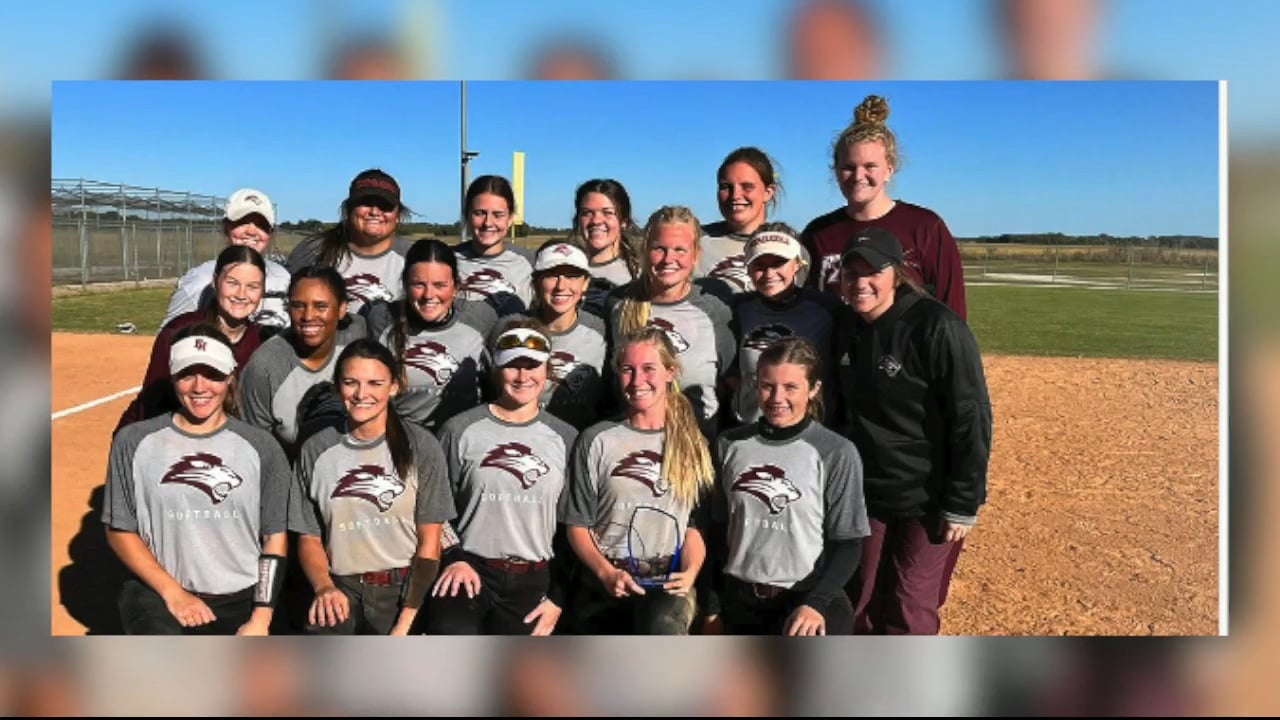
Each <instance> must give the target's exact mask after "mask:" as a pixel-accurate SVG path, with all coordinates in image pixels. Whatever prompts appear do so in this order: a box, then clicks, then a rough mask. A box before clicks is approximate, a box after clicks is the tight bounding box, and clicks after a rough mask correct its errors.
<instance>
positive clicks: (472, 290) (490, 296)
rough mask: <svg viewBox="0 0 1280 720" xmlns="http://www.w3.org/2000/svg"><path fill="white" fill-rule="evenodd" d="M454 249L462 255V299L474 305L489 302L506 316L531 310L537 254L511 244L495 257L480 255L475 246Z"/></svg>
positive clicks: (459, 255) (460, 266)
mask: <svg viewBox="0 0 1280 720" xmlns="http://www.w3.org/2000/svg"><path fill="white" fill-rule="evenodd" d="M453 249H454V252H455V253H457V255H458V276H459V277H461V278H462V286H461V291H462V292H461V295H462V297H464V298H466V299H467V300H472V301H474V302H481V301H488V302H489V303H490V304H491V305H493V307H494V308H496V309H497V310H498V314H499V315H502V316H506V315H512V314H515V313H521V312H525V311H526V310H527V309H528V308H529V303H530V302H531V301H532V300H533V283H532V280H531V278H532V277H533V253H531V252H529V251H528V250H526V249H524V248H522V247H519V246H518V245H515V244H513V243H511V242H510V241H507V242H506V244H505V246H504V247H503V249H502V252H501V253H498V254H497V255H494V256H493V257H485V256H483V255H481V254H479V253H478V252H477V251H476V249H475V245H474V243H471V242H466V243H462V244H461V245H457V246H455V247H454V248H453ZM513 298H514V299H513Z"/></svg>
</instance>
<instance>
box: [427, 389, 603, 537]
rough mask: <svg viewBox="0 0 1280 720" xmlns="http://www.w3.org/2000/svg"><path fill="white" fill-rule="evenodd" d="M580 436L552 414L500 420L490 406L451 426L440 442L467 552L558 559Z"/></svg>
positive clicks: (456, 419)
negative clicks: (556, 541) (559, 527)
mask: <svg viewBox="0 0 1280 720" xmlns="http://www.w3.org/2000/svg"><path fill="white" fill-rule="evenodd" d="M577 434H578V433H577V431H576V430H574V429H573V428H571V427H569V425H568V424H566V423H565V422H563V421H561V420H560V419H559V418H556V417H554V416H552V415H548V414H546V413H539V414H538V416H537V417H535V418H534V419H533V420H530V421H529V422H526V423H521V424H515V423H509V422H506V421H504V420H500V419H498V418H497V417H494V415H493V413H492V412H491V411H490V409H489V406H488V405H481V406H480V407H476V408H472V409H471V410H468V411H467V412H465V413H462V414H461V415H457V416H455V417H454V418H452V419H451V420H449V422H447V423H445V424H444V427H442V428H441V429H440V444H441V445H443V446H444V451H445V456H446V457H447V458H448V462H449V479H450V481H451V482H452V484H453V498H454V501H455V502H456V503H457V510H458V519H457V521H456V522H454V523H453V526H454V529H455V530H456V532H457V535H458V537H459V538H460V539H461V542H462V549H463V550H465V551H467V552H469V553H472V554H475V555H479V556H480V557H485V558H499V559H500V558H518V559H520V560H526V561H537V560H549V559H551V556H552V555H553V554H554V553H553V552H552V548H551V541H552V538H553V537H554V536H555V532H556V523H557V522H558V521H561V520H563V519H564V513H565V502H566V498H567V495H568V494H567V493H566V492H564V490H565V487H566V484H567V483H566V477H567V474H568V463H569V451H570V449H571V448H572V447H573V441H574V438H576V437H577Z"/></svg>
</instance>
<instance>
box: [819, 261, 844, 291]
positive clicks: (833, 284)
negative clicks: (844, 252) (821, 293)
mask: <svg viewBox="0 0 1280 720" xmlns="http://www.w3.org/2000/svg"><path fill="white" fill-rule="evenodd" d="M822 285H823V289H826V290H836V291H839V290H840V256H839V255H824V256H823V257H822Z"/></svg>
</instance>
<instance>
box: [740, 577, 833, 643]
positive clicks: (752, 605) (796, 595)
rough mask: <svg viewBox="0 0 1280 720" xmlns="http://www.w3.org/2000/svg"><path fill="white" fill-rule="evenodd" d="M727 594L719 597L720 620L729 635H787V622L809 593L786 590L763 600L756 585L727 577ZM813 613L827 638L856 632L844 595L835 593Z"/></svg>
mask: <svg viewBox="0 0 1280 720" xmlns="http://www.w3.org/2000/svg"><path fill="white" fill-rule="evenodd" d="M724 586H725V587H724V593H723V596H722V597H721V598H720V619H721V622H722V623H723V625H724V632H725V634H726V635H785V634H786V632H787V620H789V619H790V618H791V613H793V612H795V609H796V608H797V607H800V606H801V605H804V604H805V598H806V596H807V594H808V593H805V592H802V591H795V590H784V591H782V592H781V593H778V594H777V595H774V596H772V597H761V595H762V594H765V595H767V594H768V593H760V592H758V591H757V588H756V586H754V585H752V584H751V583H745V582H742V581H741V580H739V579H737V578H735V577H733V576H732V575H725V577H724ZM813 609H814V610H817V611H818V614H820V615H822V618H823V619H824V620H825V621H826V623H827V631H826V632H827V634H828V635H850V634H852V633H853V603H851V602H849V596H847V595H845V594H844V593H843V592H839V593H836V596H835V597H834V598H832V599H831V601H830V602H828V603H827V604H826V605H825V606H824V607H815V608H813Z"/></svg>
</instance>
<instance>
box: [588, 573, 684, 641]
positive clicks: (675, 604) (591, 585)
mask: <svg viewBox="0 0 1280 720" xmlns="http://www.w3.org/2000/svg"><path fill="white" fill-rule="evenodd" d="M569 610H570V613H571V614H572V615H573V622H572V627H573V631H574V632H575V633H577V634H579V635H688V634H689V626H690V625H692V624H693V616H694V614H695V612H696V611H697V607H696V594H695V592H694V591H693V590H690V591H689V594H687V595H684V596H680V595H672V594H670V593H667V592H665V591H663V589H662V588H645V592H644V595H628V596H626V597H621V598H618V597H613V596H612V595H607V594H605V591H604V588H603V587H601V585H600V581H599V580H597V579H596V578H594V577H591V576H590V574H589V573H588V574H587V575H586V576H584V577H583V578H582V579H581V581H580V582H579V583H578V585H577V587H576V589H575V591H574V594H573V599H572V601H571V602H570V603H569Z"/></svg>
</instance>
